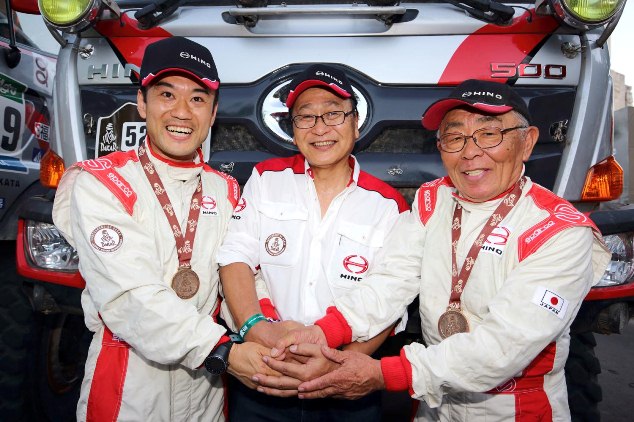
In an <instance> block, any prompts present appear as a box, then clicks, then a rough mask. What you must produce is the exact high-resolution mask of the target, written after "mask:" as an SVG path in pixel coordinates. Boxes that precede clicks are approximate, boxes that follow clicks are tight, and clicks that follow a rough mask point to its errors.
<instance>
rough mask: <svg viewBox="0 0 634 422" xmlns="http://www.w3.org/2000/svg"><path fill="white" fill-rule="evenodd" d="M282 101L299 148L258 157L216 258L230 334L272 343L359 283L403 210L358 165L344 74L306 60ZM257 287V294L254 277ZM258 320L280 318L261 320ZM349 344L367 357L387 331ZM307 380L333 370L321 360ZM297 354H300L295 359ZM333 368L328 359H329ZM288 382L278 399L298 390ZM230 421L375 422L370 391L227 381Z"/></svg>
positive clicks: (354, 119) (395, 196)
mask: <svg viewBox="0 0 634 422" xmlns="http://www.w3.org/2000/svg"><path fill="white" fill-rule="evenodd" d="M285 100H286V106H287V107H288V109H289V112H290V118H291V121H292V124H293V140H294V143H295V145H297V148H298V149H299V152H300V154H298V155H295V156H293V157H289V158H277V159H272V160H267V161H264V162H262V163H259V164H258V165H257V166H256V167H255V169H254V170H253V174H252V175H251V177H250V178H249V180H248V182H247V184H246V185H245V187H244V193H243V195H242V198H241V200H240V201H241V205H240V206H239V207H238V208H236V211H235V213H234V220H232V222H231V224H230V225H229V230H228V232H227V237H226V238H225V241H224V243H223V245H222V247H221V248H220V251H219V254H218V262H219V263H220V265H221V269H220V276H221V279H222V285H223V289H224V293H225V296H226V299H227V303H228V305H229V309H230V310H231V313H232V315H233V319H234V320H235V322H236V324H237V327H241V328H240V330H239V332H240V333H241V334H242V335H244V336H246V339H248V340H250V341H256V342H259V343H260V344H263V345H266V346H269V347H271V346H274V345H275V343H276V341H277V340H278V339H279V338H281V336H282V335H284V334H285V333H286V329H287V328H288V323H287V322H288V321H298V322H301V323H302V324H312V323H313V322H314V321H315V320H316V319H317V317H319V316H321V315H323V313H324V312H325V311H326V308H327V307H328V306H330V304H331V303H332V301H333V299H334V298H336V297H338V296H341V295H344V294H345V293H346V292H348V291H349V290H350V289H354V288H356V287H358V286H359V285H361V284H363V283H364V277H365V275H366V274H367V271H368V268H369V267H370V266H371V265H372V263H373V262H374V259H375V256H376V254H377V253H378V251H379V250H380V249H381V248H382V246H383V241H384V239H385V237H386V236H387V234H388V233H389V232H390V230H391V228H392V226H393V224H394V222H395V221H396V218H397V217H398V215H399V214H400V213H402V212H405V211H406V210H407V209H408V208H409V207H408V206H407V203H406V202H405V200H404V199H403V197H402V196H401V195H400V194H399V193H398V192H397V191H396V190H395V189H393V188H392V187H390V186H389V185H387V184H386V183H384V182H382V181H381V180H379V179H377V178H375V177H373V176H371V175H369V174H368V173H366V172H364V171H362V170H361V169H360V168H359V163H358V161H357V160H356V158H355V157H354V156H353V155H351V153H352V150H353V148H354V144H355V141H356V140H357V138H358V137H359V122H358V115H357V110H356V98H355V97H354V94H353V91H352V86H351V84H350V81H349V79H348V77H347V76H346V74H345V72H343V71H342V70H341V69H339V68H337V67H334V66H329V65H324V64H315V65H311V66H309V67H307V68H306V69H305V70H304V71H302V72H300V73H298V74H297V75H296V76H295V77H294V78H293V80H292V81H291V82H290V84H289V92H288V96H287V97H286V99H285ZM256 273H257V274H258V283H259V284H263V285H264V288H263V289H260V293H263V294H260V295H259V296H258V295H257V294H256V279H255V274H256ZM265 315H266V316H269V317H271V318H273V319H282V320H283V321H284V322H283V323H279V322H274V323H270V322H266V318H265ZM391 329H392V325H390V326H389V327H388V326H386V327H384V329H383V330H382V333H380V334H379V335H378V336H377V337H376V338H375V339H373V340H372V341H370V342H366V343H363V344H361V343H354V344H351V345H349V346H347V347H348V348H349V349H351V350H352V349H355V350H359V351H362V352H363V353H367V354H370V353H373V352H374V351H375V350H376V349H377V348H378V347H379V346H380V345H381V343H383V341H384V340H385V338H386V337H387V336H388V335H389V332H390V331H391ZM315 349H316V352H317V354H318V355H317V356H313V355H311V354H310V353H307V354H308V355H310V356H311V357H312V359H311V361H310V364H309V366H310V368H311V376H318V375H321V374H322V373H325V372H327V371H329V370H331V369H333V363H332V362H330V361H328V360H327V359H325V358H323V357H322V356H321V352H320V351H319V348H318V347H317V348H315ZM302 358H303V357H300V358H299V359H302ZM334 366H337V365H334ZM292 385H295V386H297V385H299V381H296V380H291V386H289V388H290V389H289V390H287V391H286V393H287V395H295V396H296V395H297V391H296V390H294V389H293V388H292ZM231 388H232V389H231V390H230V395H229V415H230V417H231V418H232V419H233V420H238V421H243V420H245V421H246V420H257V421H263V420H271V421H276V422H279V421H289V422H296V421H321V420H324V421H346V422H348V421H362V422H371V421H379V420H380V419H381V411H380V401H381V397H380V394H379V395H376V394H375V395H374V396H369V397H365V398H363V399H362V400H358V401H355V402H351V401H345V400H335V399H327V400H319V401H306V400H298V399H297V397H289V398H283V399H280V398H272V397H268V396H265V395H263V394H261V393H258V392H255V391H252V390H248V389H246V388H243V387H242V386H241V385H240V384H237V383H236V385H231Z"/></svg>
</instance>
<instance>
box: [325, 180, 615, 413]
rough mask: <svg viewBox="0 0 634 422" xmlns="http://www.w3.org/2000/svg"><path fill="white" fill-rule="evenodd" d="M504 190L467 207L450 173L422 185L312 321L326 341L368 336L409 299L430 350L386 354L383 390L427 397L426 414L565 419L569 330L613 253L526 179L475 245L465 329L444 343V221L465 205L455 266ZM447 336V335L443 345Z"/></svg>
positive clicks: (586, 224)
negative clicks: (359, 272) (362, 267)
mask: <svg viewBox="0 0 634 422" xmlns="http://www.w3.org/2000/svg"><path fill="white" fill-rule="evenodd" d="M501 200H502V198H496V199H493V200H491V201H488V202H485V203H472V202H469V201H466V200H464V199H462V198H460V197H458V196H457V194H456V192H455V189H454V188H453V186H452V185H451V181H450V180H449V178H443V179H438V180H435V181H432V182H429V183H426V184H423V185H422V186H421V188H420V189H419V190H418V192H417V194H416V199H415V202H414V206H413V209H412V212H411V214H409V215H404V216H403V218H401V219H400V220H399V222H398V223H397V224H396V226H395V228H394V230H393V232H392V235H391V237H390V238H389V239H388V240H387V243H386V245H385V247H384V248H383V251H382V252H381V256H379V258H378V260H377V262H378V264H379V265H377V266H374V267H373V269H372V270H371V273H370V274H369V275H368V276H367V277H366V279H365V282H364V283H363V285H362V286H361V288H359V289H357V290H354V291H351V292H350V293H349V294H348V295H346V296H344V297H340V298H338V299H335V306H336V308H335V307H332V308H330V309H329V310H328V314H327V315H326V317H324V318H322V319H321V320H319V321H317V324H318V325H320V326H321V327H322V328H323V329H324V332H325V333H326V336H327V338H328V342H329V344H330V345H331V346H337V345H339V344H345V343H347V342H350V341H356V340H361V341H365V340H368V339H370V338H372V337H373V336H375V335H377V334H378V333H379V332H381V330H383V329H384V328H385V327H387V326H388V325H389V324H390V323H392V322H393V321H394V320H395V319H396V318H398V315H400V314H402V312H403V309H404V308H405V307H406V306H407V304H408V303H410V302H411V300H412V299H413V298H414V297H415V296H416V295H419V298H420V316H421V320H422V331H423V335H424V339H425V342H426V343H427V345H428V347H425V346H423V345H422V344H417V343H413V344H411V345H408V346H405V347H404V348H403V350H402V351H401V354H400V356H399V357H391V358H384V359H383V360H382V361H381V367H382V371H383V376H384V379H385V384H386V388H387V389H389V390H404V389H409V392H410V394H411V395H412V397H414V398H416V399H419V400H422V401H424V402H421V405H420V407H419V410H418V414H417V420H421V421H423V420H424V421H438V420H440V421H475V420H486V421H509V420H516V421H525V420H531V421H532V420H551V419H552V420H555V421H567V420H570V413H569V409H568V402H567V393H566V381H565V378H564V364H565V362H566V358H567V356H568V347H569V342H570V336H569V328H570V324H571V323H572V321H573V319H574V317H575V315H576V314H577V311H578V310H579V307H580V306H581V302H582V301H583V299H584V297H585V296H586V294H587V293H588V291H589V290H590V288H591V286H592V285H594V284H595V283H596V282H598V280H599V279H600V277H601V275H602V274H603V272H604V270H605V268H606V265H607V263H608V262H609V260H610V254H609V253H608V252H607V251H606V249H605V247H604V245H603V243H602V241H601V240H600V234H599V233H598V230H597V229H596V227H595V226H594V224H593V223H592V222H591V221H590V220H589V219H588V218H587V217H586V216H585V215H583V214H581V213H579V212H578V211H577V210H576V209H575V208H574V207H573V206H572V205H571V204H570V203H568V202H567V201H565V200H563V199H561V198H559V197H557V196H556V195H554V194H553V193H552V192H550V191H548V190H546V189H544V188H543V187H541V186H539V185H536V184H534V183H532V182H530V180H529V181H528V183H526V184H525V186H524V188H523V190H522V195H521V197H520V199H519V201H518V202H517V203H516V205H515V207H514V208H513V209H512V210H511V212H510V213H509V214H508V215H507V216H506V218H505V219H504V220H502V221H501V222H499V223H498V224H497V227H496V228H495V229H494V231H493V232H492V234H491V235H490V236H489V237H488V238H487V239H486V241H485V242H484V244H483V245H482V247H481V250H480V254H479V256H478V258H477V260H476V262H475V266H474V268H473V271H472V273H471V276H470V278H469V279H468V283H467V285H466V288H465V289H464V292H463V293H462V298H461V303H462V310H463V312H464V314H465V316H466V318H467V320H468V322H469V326H470V331H469V332H468V333H460V334H454V335H453V336H451V337H449V338H447V339H445V340H442V339H441V337H440V335H439V333H438V319H439V317H440V316H441V314H442V313H443V312H445V310H446V308H447V305H448V303H449V296H450V290H451V284H452V282H451V225H452V216H453V210H454V207H455V205H456V203H460V204H461V205H462V206H463V214H462V233H461V237H460V239H459V241H458V245H457V263H458V267H460V266H461V265H462V263H463V261H464V260H465V257H466V255H467V253H468V251H469V248H470V247H471V245H472V244H473V242H474V240H475V238H476V237H477V235H478V234H479V233H480V230H481V229H482V227H483V225H484V224H485V223H486V221H487V220H488V219H489V217H490V216H491V214H492V213H493V211H494V210H495V209H496V207H497V205H498V204H499V203H500V201H501ZM441 340H442V341H441Z"/></svg>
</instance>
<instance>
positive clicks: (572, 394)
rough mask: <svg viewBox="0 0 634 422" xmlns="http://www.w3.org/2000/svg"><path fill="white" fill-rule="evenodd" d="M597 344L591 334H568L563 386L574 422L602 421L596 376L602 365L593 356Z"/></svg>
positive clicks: (599, 392)
mask: <svg viewBox="0 0 634 422" xmlns="http://www.w3.org/2000/svg"><path fill="white" fill-rule="evenodd" d="M596 345H597V342H596V340H595V339H594V334H592V333H591V332H585V333H571V334H570V354H569V356H568V360H567V361H566V384H567V385H568V405H569V406H570V413H571V416H572V421H573V422H598V421H600V420H601V415H600V413H599V402H600V401H601V400H602V399H603V393H602V392H601V386H600V385H599V381H598V377H597V375H598V374H600V373H601V364H600V363H599V359H597V357H596V355H595V353H594V348H595V347H596Z"/></svg>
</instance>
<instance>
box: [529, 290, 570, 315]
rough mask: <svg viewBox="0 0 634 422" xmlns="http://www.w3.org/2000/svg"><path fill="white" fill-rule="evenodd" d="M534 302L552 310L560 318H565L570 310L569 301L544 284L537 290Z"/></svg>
mask: <svg viewBox="0 0 634 422" xmlns="http://www.w3.org/2000/svg"><path fill="white" fill-rule="evenodd" d="M533 303H534V304H535V305H537V306H539V307H540V308H544V309H546V310H547V311H548V312H552V313H553V314H555V316H556V317H557V318H559V319H563V318H564V316H566V311H567V310H568V301H567V300H566V299H564V298H563V297H561V296H560V295H558V294H557V293H555V292H553V291H552V290H548V289H547V288H545V287H542V286H539V287H538V288H537V290H535V294H534V295H533Z"/></svg>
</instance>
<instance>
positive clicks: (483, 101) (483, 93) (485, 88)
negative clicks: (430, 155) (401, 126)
mask: <svg viewBox="0 0 634 422" xmlns="http://www.w3.org/2000/svg"><path fill="white" fill-rule="evenodd" d="M465 106H466V107H469V108H474V109H476V110H478V111H483V112H485V113H487V114H504V113H507V112H509V111H511V110H515V111H517V112H518V113H520V114H521V115H522V116H524V117H526V119H527V120H528V121H529V122H530V120H531V116H530V113H529V112H528V107H527V106H526V102H524V99H523V98H522V97H521V96H520V95H519V94H518V93H517V92H515V90H514V89H513V88H511V87H510V86H508V85H506V84H503V83H498V82H491V81H481V80H478V79H468V80H466V81H464V82H462V83H461V84H460V85H458V86H457V87H455V88H454V89H453V90H452V91H451V93H450V94H449V96H448V97H447V98H443V99H442V100H438V101H436V102H435V103H433V104H432V105H430V106H429V107H427V110H425V113H423V118H422V123H423V127H425V129H428V130H437V129H438V128H439V127H440V122H442V119H443V118H444V117H445V114H447V113H448V112H449V111H450V110H453V109H454V108H458V107H465Z"/></svg>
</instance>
